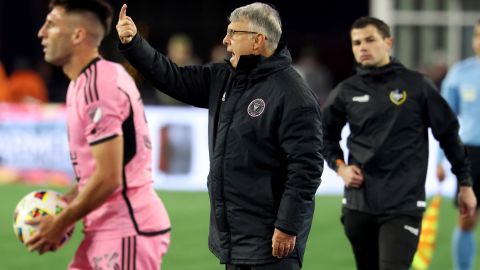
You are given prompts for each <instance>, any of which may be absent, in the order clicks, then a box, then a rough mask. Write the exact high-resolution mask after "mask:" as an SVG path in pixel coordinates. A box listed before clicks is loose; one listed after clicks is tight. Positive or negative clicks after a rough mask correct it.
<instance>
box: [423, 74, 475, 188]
mask: <svg viewBox="0 0 480 270" xmlns="http://www.w3.org/2000/svg"><path fill="white" fill-rule="evenodd" d="M424 80H425V83H424V89H425V93H426V99H425V106H424V108H425V110H426V111H425V114H426V115H427V119H426V121H427V122H428V125H429V126H430V127H431V128H432V133H433V136H434V137H435V139H437V140H438V141H439V143H440V147H441V148H442V149H443V151H444V152H445V156H446V157H447V159H448V161H449V162H450V164H451V165H452V173H453V174H455V176H456V177H457V180H458V183H459V184H460V185H462V186H471V185H472V179H471V176H470V161H469V159H468V157H467V151H466V149H465V145H464V144H463V142H462V140H461V139H460V136H459V135H458V131H459V128H460V125H459V123H458V119H457V116H456V115H455V113H454V112H453V111H452V109H451V108H450V106H449V105H448V103H447V102H446V101H445V100H444V99H443V98H442V96H441V95H440V93H439V91H437V89H436V87H435V85H434V84H433V83H432V82H431V81H430V80H429V79H427V78H424Z"/></svg>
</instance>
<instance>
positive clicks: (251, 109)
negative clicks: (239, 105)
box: [247, 98, 265, 117]
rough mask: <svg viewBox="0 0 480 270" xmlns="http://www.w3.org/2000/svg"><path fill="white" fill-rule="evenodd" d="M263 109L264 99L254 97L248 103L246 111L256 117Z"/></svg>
mask: <svg viewBox="0 0 480 270" xmlns="http://www.w3.org/2000/svg"><path fill="white" fill-rule="evenodd" d="M264 110H265V101H263V99H261V98H257V99H254V100H253V101H252V102H250V104H248V108H247V112H248V115H250V116H251V117H257V116H259V115H261V114H262V113H263V111H264Z"/></svg>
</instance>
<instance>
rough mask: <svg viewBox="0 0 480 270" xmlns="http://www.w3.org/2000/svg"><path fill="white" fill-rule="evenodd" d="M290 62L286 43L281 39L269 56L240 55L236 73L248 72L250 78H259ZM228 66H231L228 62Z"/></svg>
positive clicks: (284, 66) (288, 64) (285, 66)
mask: <svg viewBox="0 0 480 270" xmlns="http://www.w3.org/2000/svg"><path fill="white" fill-rule="evenodd" d="M226 61H227V60H226ZM228 63H229V64H230V62H228ZM291 64H292V57H291V55H290V52H289V51H288V49H287V46H286V43H285V42H283V41H281V42H280V43H279V44H278V47H277V49H276V50H275V53H274V54H273V55H272V56H270V57H264V56H261V55H242V56H241V57H240V59H239V61H238V65H237V68H236V69H234V73H236V74H248V77H249V78H250V79H253V80H255V79H260V78H263V77H266V76H268V75H270V74H272V73H274V72H277V71H279V70H282V69H285V68H287V67H288V66H290V65H291ZM230 67H231V68H232V69H233V67H232V66H231V64H230Z"/></svg>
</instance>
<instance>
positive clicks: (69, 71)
mask: <svg viewBox="0 0 480 270" xmlns="http://www.w3.org/2000/svg"><path fill="white" fill-rule="evenodd" d="M98 56H99V53H98V48H94V49H91V50H82V51H79V52H74V54H73V56H72V58H71V60H70V62H69V63H68V64H66V65H65V66H63V73H65V75H67V77H68V78H69V79H70V80H75V79H76V78H77V77H78V75H80V72H81V71H82V70H83V69H84V68H85V66H86V65H87V64H88V63H90V62H91V61H92V60H93V59H95V58H96V57H98Z"/></svg>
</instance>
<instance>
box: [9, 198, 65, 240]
mask: <svg viewBox="0 0 480 270" xmlns="http://www.w3.org/2000/svg"><path fill="white" fill-rule="evenodd" d="M66 206H67V200H66V199H65V197H64V196H63V195H62V194H61V193H58V192H56V191H53V190H37V191H32V192H30V193H28V194H27V195H26V196H25V197H23V198H22V199H21V200H20V202H19V203H18V204H17V207H15V212H14V213H13V231H14V233H15V235H16V236H17V238H18V239H19V240H20V242H22V243H23V244H25V243H26V242H27V241H28V240H29V239H30V238H31V237H32V235H33V234H35V232H36V231H37V228H36V227H37V226H34V225H28V224H26V223H25V221H28V220H30V219H32V218H36V217H40V216H45V215H55V214H58V213H60V212H61V211H62V210H63V209H64V208H65V207H66ZM73 229H74V226H72V227H70V228H69V229H68V230H67V233H65V235H64V236H63V237H62V239H61V240H60V242H59V243H58V247H60V246H62V245H63V244H65V243H66V242H67V241H68V239H70V237H71V236H72V234H73Z"/></svg>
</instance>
